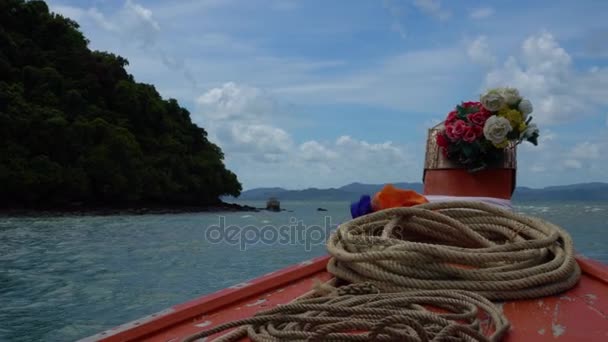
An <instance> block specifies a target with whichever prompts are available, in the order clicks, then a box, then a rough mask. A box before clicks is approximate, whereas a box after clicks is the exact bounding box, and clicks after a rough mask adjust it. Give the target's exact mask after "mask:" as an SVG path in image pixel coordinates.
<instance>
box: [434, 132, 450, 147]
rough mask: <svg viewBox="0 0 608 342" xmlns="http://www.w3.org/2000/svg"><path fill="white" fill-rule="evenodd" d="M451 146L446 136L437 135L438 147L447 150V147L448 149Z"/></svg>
mask: <svg viewBox="0 0 608 342" xmlns="http://www.w3.org/2000/svg"><path fill="white" fill-rule="evenodd" d="M449 144H450V142H449V141H448V139H447V138H446V137H445V135H443V134H437V146H439V147H443V148H446V147H448V145H449Z"/></svg>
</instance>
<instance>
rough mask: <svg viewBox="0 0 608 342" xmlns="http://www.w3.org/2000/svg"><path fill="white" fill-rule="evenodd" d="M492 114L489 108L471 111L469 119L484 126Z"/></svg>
mask: <svg viewBox="0 0 608 342" xmlns="http://www.w3.org/2000/svg"><path fill="white" fill-rule="evenodd" d="M491 115H492V113H490V112H488V111H487V110H485V109H484V110H480V111H479V112H477V113H471V114H469V115H467V119H468V120H469V122H472V123H474V124H475V125H478V126H482V127H483V125H484V124H485V123H486V120H488V118H489V117H490V116H491Z"/></svg>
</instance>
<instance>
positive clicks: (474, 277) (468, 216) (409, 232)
mask: <svg viewBox="0 0 608 342" xmlns="http://www.w3.org/2000/svg"><path fill="white" fill-rule="evenodd" d="M327 249H328V251H329V253H330V254H331V255H332V258H331V260H330V261H329V263H328V266H327V269H328V271H329V272H330V273H332V274H334V275H336V276H337V277H338V278H340V279H344V280H347V281H349V282H351V283H359V282H370V283H372V284H373V285H375V286H377V287H378V288H379V289H381V290H382V291H383V292H399V291H411V290H438V289H442V290H450V289H452V290H469V291H474V292H476V293H478V294H481V295H483V296H484V297H486V298H488V299H490V300H511V299H526V298H538V297H543V296H549V295H553V294H556V293H560V292H563V291H565V290H567V289H570V288H571V287H572V286H574V285H575V284H576V283H577V282H578V280H579V279H580V274H581V271H580V268H579V267H578V264H577V263H576V260H575V258H574V245H573V242H572V238H571V237H570V235H569V234H568V233H567V232H565V231H564V230H563V229H562V228H560V227H558V226H556V225H554V224H551V223H549V222H546V221H543V220H541V219H538V218H532V217H528V216H525V215H521V214H517V213H513V212H510V211H507V210H503V209H499V208H496V207H494V206H491V205H488V204H484V203H478V202H449V203H429V204H423V205H419V206H416V207H410V208H405V207H403V208H392V209H387V210H383V211H379V212H375V213H372V214H369V215H365V216H362V217H359V218H357V219H354V220H352V221H349V222H346V223H344V224H342V225H340V226H339V227H338V229H337V231H336V232H335V233H334V234H332V236H331V237H330V239H329V241H328V243H327Z"/></svg>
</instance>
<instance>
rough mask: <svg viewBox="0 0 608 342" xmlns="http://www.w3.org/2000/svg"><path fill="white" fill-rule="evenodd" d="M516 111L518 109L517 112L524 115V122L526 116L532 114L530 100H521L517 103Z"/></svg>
mask: <svg viewBox="0 0 608 342" xmlns="http://www.w3.org/2000/svg"><path fill="white" fill-rule="evenodd" d="M517 109H519V111H520V112H521V113H522V114H523V115H524V120H525V119H526V117H527V116H528V114H530V113H532V110H533V109H534V108H533V107H532V102H530V100H528V99H523V100H521V102H520V103H519V107H518V108H517Z"/></svg>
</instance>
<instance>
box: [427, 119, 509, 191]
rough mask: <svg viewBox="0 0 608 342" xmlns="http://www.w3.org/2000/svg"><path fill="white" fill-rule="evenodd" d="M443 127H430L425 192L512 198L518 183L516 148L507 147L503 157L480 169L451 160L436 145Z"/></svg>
mask: <svg viewBox="0 0 608 342" xmlns="http://www.w3.org/2000/svg"><path fill="white" fill-rule="evenodd" d="M442 129H443V127H442V126H436V127H434V128H431V129H430V130H429V133H428V137H427V143H426V157H425V163H424V174H423V182H424V194H425V195H445V196H473V197H494V198H503V199H511V196H512V194H513V191H514V190H515V184H516V170H517V165H516V163H517V162H516V160H517V158H516V148H515V146H513V147H511V148H505V149H504V150H503V153H502V156H501V158H500V160H498V161H496V162H494V163H491V164H489V165H487V166H485V167H484V168H481V169H478V170H470V169H468V168H466V167H465V166H463V165H459V164H458V163H456V162H454V161H451V160H448V159H447V158H446V157H445V156H444V155H443V154H442V153H441V150H440V148H439V146H438V145H437V134H438V133H439V132H440V131H441V130H442Z"/></svg>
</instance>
